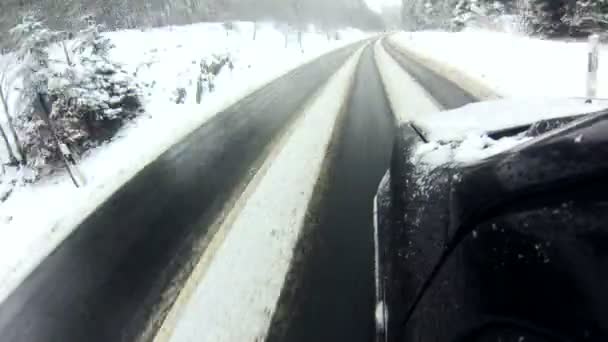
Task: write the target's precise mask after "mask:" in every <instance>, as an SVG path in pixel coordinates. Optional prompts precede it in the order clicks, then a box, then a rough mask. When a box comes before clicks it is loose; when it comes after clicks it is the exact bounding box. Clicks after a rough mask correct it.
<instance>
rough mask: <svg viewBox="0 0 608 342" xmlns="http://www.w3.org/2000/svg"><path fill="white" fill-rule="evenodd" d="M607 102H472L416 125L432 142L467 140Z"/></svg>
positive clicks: (604, 106) (598, 107)
mask: <svg viewBox="0 0 608 342" xmlns="http://www.w3.org/2000/svg"><path fill="white" fill-rule="evenodd" d="M607 108H608V100H595V101H593V103H590V104H589V103H585V100H584V99H581V98H529V99H506V100H492V101H486V102H479V103H473V104H470V105H466V106H463V107H460V108H457V109H454V110H449V111H443V112H436V113H431V114H426V115H420V116H416V117H414V118H413V119H412V121H413V123H414V124H415V125H416V126H417V127H418V128H420V129H422V131H423V132H424V133H425V136H426V138H427V139H428V140H431V141H440V140H441V141H449V140H464V139H465V138H467V137H470V136H471V135H483V134H486V133H488V132H492V131H497V130H501V129H507V128H512V127H517V126H522V125H527V124H531V123H534V122H536V121H540V120H546V119H552V118H559V117H566V116H573V115H581V114H588V113H593V112H596V111H599V110H602V109H607Z"/></svg>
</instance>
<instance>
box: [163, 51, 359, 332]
mask: <svg viewBox="0 0 608 342" xmlns="http://www.w3.org/2000/svg"><path fill="white" fill-rule="evenodd" d="M361 51H362V50H360V51H359V52H358V53H357V54H356V55H355V56H353V57H352V58H351V59H349V61H348V62H347V64H346V65H345V66H344V67H342V68H341V69H340V70H339V71H338V73H337V74H336V75H334V76H333V77H332V79H331V80H330V81H329V83H328V84H327V85H326V86H325V88H324V89H323V91H322V92H321V93H320V94H319V96H318V97H317V98H316V99H315V100H314V102H313V103H312V104H311V105H310V106H309V107H308V109H307V110H305V112H304V113H303V115H304V116H303V117H302V118H301V119H300V120H301V121H298V122H297V123H296V125H297V126H296V127H297V129H295V128H293V133H292V135H291V136H290V137H289V138H288V140H287V141H286V143H285V144H284V145H283V146H282V147H281V148H280V150H279V151H278V152H277V154H276V157H275V158H274V160H267V161H266V165H269V166H268V169H267V171H266V173H265V174H264V175H262V176H261V177H262V178H261V179H260V180H259V183H257V188H256V189H255V190H254V192H253V193H252V194H251V196H250V197H249V198H247V200H246V203H245V204H244V206H243V207H242V209H241V211H240V212H239V213H238V216H237V217H236V219H235V220H234V221H232V224H231V225H230V227H222V228H221V230H223V229H229V231H228V232H227V233H226V236H225V240H224V241H223V243H222V244H221V245H220V246H219V248H218V249H217V251H216V252H215V254H214V256H213V259H212V261H211V263H210V265H209V266H208V269H206V270H205V272H204V276H203V277H202V279H200V280H199V281H200V282H199V283H198V285H197V286H196V288H195V289H194V292H193V293H191V294H189V296H190V297H189V301H187V303H186V304H185V306H184V307H174V309H173V310H178V312H177V314H175V321H176V326H175V327H174V329H171V328H173V327H168V328H167V327H165V328H163V329H162V330H163V331H165V335H164V336H161V337H159V339H163V340H164V339H168V340H170V341H176V342H182V341H256V340H262V339H263V338H264V336H265V335H266V333H267V329H268V327H269V324H270V320H271V319H272V314H273V311H274V309H275V305H276V302H277V300H278V297H279V295H280V292H281V288H282V286H283V282H284V280H285V275H286V273H287V271H288V268H289V263H290V260H291V258H292V254H293V249H294V246H295V244H296V242H297V239H298V236H299V232H300V228H301V226H302V223H303V220H304V218H305V217H304V216H305V213H306V210H307V206H308V202H309V201H310V199H311V196H312V192H313V188H314V185H315V183H316V181H317V179H318V177H319V174H320V172H321V166H322V162H323V160H324V157H325V155H326V151H327V149H328V147H329V143H330V139H331V136H332V132H333V130H334V125H335V122H336V119H337V117H338V115H339V112H340V110H341V108H342V105H343V101H344V100H345V99H346V96H347V94H348V91H349V88H350V83H351V82H352V76H353V75H354V71H355V67H356V65H357V60H358V58H359V56H360V53H361ZM256 177H259V176H256ZM195 273H198V272H196V271H195ZM178 301H179V299H178ZM170 330H173V331H172V332H170V333H169V332H168V331H170Z"/></svg>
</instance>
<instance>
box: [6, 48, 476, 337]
mask: <svg viewBox="0 0 608 342" xmlns="http://www.w3.org/2000/svg"><path fill="white" fill-rule="evenodd" d="M361 47H363V44H362V43H361V44H355V45H353V46H349V47H347V48H344V49H342V50H338V51H336V52H333V53H331V54H329V55H326V56H324V57H322V58H320V59H319V60H317V61H314V62H312V63H310V64H308V65H305V66H303V67H301V68H299V69H296V70H295V71H293V72H292V73H290V74H288V75H286V76H284V77H282V78H280V79H278V80H276V81H274V82H272V83H270V84H269V85H267V86H266V87H264V88H262V89H260V90H259V91H257V92H255V93H253V94H252V95H250V96H248V97H247V98H245V99H243V100H241V101H240V102H238V103H237V104H235V105H234V106H233V107H231V108H229V109H227V110H226V111H225V112H222V113H220V114H218V115H217V116H216V117H215V118H213V119H212V120H210V121H209V122H207V123H206V124H204V125H203V126H201V127H200V128H199V129H197V130H195V131H194V132H193V133H192V134H190V135H189V136H188V137H187V138H186V139H185V140H183V141H182V142H180V143H179V144H177V145H175V146H174V147H173V148H171V149H170V150H169V151H167V152H166V153H165V154H163V155H162V156H161V157H160V158H159V159H157V160H156V161H154V162H153V163H151V164H150V165H148V166H147V167H146V168H145V169H144V170H143V171H142V172H141V173H140V174H138V175H137V176H136V177H135V178H133V179H132V180H131V181H129V182H128V183H127V184H126V186H125V187H123V188H122V189H121V190H119V191H118V192H117V193H116V194H114V195H113V196H112V197H111V198H110V199H109V200H108V201H107V202H106V203H105V204H103V205H102V206H101V207H100V208H99V209H98V210H97V211H96V212H95V213H94V214H93V215H92V216H90V217H89V218H88V219H87V220H86V221H85V222H84V223H82V224H81V225H80V226H79V227H78V228H77V229H76V230H75V233H74V234H73V235H72V236H70V237H69V238H68V239H67V240H66V241H64V242H63V243H62V244H61V245H60V246H59V248H58V249H57V250H56V251H55V252H54V253H53V254H52V255H51V256H49V257H48V258H47V259H46V260H44V261H43V262H42V264H40V265H39V266H38V267H37V268H36V269H35V271H34V272H33V273H32V274H31V275H30V276H29V277H28V278H27V279H26V280H25V281H24V282H23V284H22V285H21V286H19V287H18V288H17V289H16V290H15V291H14V292H13V293H12V294H11V295H10V296H9V297H8V299H7V300H6V301H5V302H3V303H2V304H1V305H0V336H1V337H2V338H1V340H2V341H3V342H4V341H7V342H17V341H19V342H21V341H32V342H38V341H61V342H71V341H92V342H94V341H133V340H138V341H149V340H152V339H154V338H156V341H159V342H161V341H172V342H187V341H214V342H215V341H239V342H240V341H253V340H256V341H259V340H263V339H266V340H268V341H370V340H371V339H372V338H373V334H374V320H373V317H374V246H373V222H372V219H373V217H372V215H373V208H372V203H373V202H372V200H373V198H374V195H375V192H376V189H377V186H378V183H379V182H380V179H381V178H382V176H383V175H384V173H385V172H386V170H387V168H388V166H389V162H390V156H391V147H392V141H393V135H394V130H395V127H396V126H397V123H400V122H403V121H404V120H407V119H408V116H409V115H416V114H418V115H423V114H426V113H428V112H429V111H434V110H435V111H438V110H440V108H454V107H457V106H460V105H463V104H466V103H469V102H472V101H475V100H476V99H475V98H474V96H472V95H470V94H468V93H467V92H465V91H463V90H462V89H460V88H459V87H458V86H457V85H456V84H454V83H452V82H450V81H447V80H446V79H443V78H442V77H441V76H439V75H437V74H436V73H434V72H432V71H430V70H429V69H428V68H425V67H423V66H421V65H418V64H416V63H415V62H413V61H411V60H409V59H408V58H407V56H406V55H404V54H402V53H401V52H400V51H399V50H398V49H397V48H395V47H393V46H390V45H387V44H385V48H386V50H387V52H388V54H383V55H382V56H383V57H382V59H381V58H377V60H375V59H374V57H375V56H376V57H378V56H377V51H375V50H374V45H372V44H369V45H367V46H366V47H365V48H364V49H363V50H361V49H360V48H361ZM376 48H380V46H379V45H378V46H376ZM375 52H376V54H375ZM389 55H390V56H392V58H393V59H394V61H393V60H391V61H390V63H388V62H389V61H388V60H387V58H390V57H389ZM377 63H386V64H390V67H388V68H387V67H386V65H380V68H378V65H377ZM398 66H400V67H402V68H403V69H404V70H406V71H407V72H409V73H410V77H407V79H406V77H399V75H401V76H403V72H402V71H400V72H401V74H400V73H391V72H389V73H387V70H391V68H393V69H392V70H395V69H394V68H399V67H398ZM379 71H383V73H382V75H381V73H380V72H379ZM387 80H391V81H390V82H387ZM421 86H422V87H421ZM422 88H424V89H422ZM385 90H386V91H387V92H388V93H390V94H392V96H390V98H391V100H392V102H390V101H389V100H388V99H387V96H386V94H385ZM406 93H407V94H406ZM400 94H401V95H403V98H405V100H399V101H396V99H397V98H398V97H399V95H400ZM412 94H415V95H413V96H414V97H416V99H415V100H413V101H412V100H408V99H407V98H408V95H410V96H411V95H412ZM427 96H428V97H429V98H426V97H427ZM431 96H432V98H430V97H431ZM397 102H398V103H397ZM404 107H407V108H404ZM393 110H395V111H396V112H398V113H399V115H393ZM174 303H176V304H175V305H173V304H174ZM239 303H240V304H239Z"/></svg>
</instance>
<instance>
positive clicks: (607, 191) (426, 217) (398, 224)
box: [375, 111, 608, 342]
mask: <svg viewBox="0 0 608 342" xmlns="http://www.w3.org/2000/svg"><path fill="white" fill-rule="evenodd" d="M488 134H489V135H490V136H491V137H493V138H496V139H498V138H501V137H505V136H515V135H517V136H525V137H527V139H526V141H525V142H523V143H522V144H521V145H518V146H516V147H514V148H511V149H508V150H506V151H504V152H501V153H499V154H496V155H493V156H490V157H488V158H485V159H482V160H479V161H476V162H474V163H469V164H459V163H446V164H443V165H440V166H437V167H434V168H432V169H427V170H426V171H424V172H421V170H420V165H416V162H415V161H414V158H413V154H414V153H415V151H416V149H417V148H419V147H420V146H421V145H422V144H425V142H426V140H427V138H426V137H425V134H424V132H423V130H422V129H420V128H419V127H417V126H416V124H415V122H413V123H410V124H406V125H404V126H402V127H401V128H400V129H399V133H398V137H397V139H396V143H395V147H394V151H393V157H392V162H391V167H390V170H389V172H388V173H387V175H386V176H385V178H384V180H383V181H382V184H381V185H380V188H379V191H378V196H377V198H376V203H375V205H376V206H375V207H376V208H377V209H376V210H377V215H376V228H375V229H376V231H375V233H376V236H375V238H376V285H377V291H376V297H377V308H376V309H377V310H376V321H377V332H378V334H377V341H407V342H434V341H438V342H444V341H472V342H482V341H483V342H485V341H502V342H509V341H513V342H531V341H535V342H536V341H542V342H548V341H608V111H601V112H597V113H593V114H589V115H585V116H583V117H581V116H570V117H565V118H561V119H554V120H545V121H540V122H537V123H534V124H529V125H519V126H517V127H508V128H507V129H503V130H499V131H494V132H489V133H488Z"/></svg>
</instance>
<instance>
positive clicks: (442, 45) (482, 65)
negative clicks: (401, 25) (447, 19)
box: [393, 31, 608, 98]
mask: <svg viewBox="0 0 608 342" xmlns="http://www.w3.org/2000/svg"><path fill="white" fill-rule="evenodd" d="M393 39H394V41H395V42H396V43H397V44H399V45H400V46H402V47H404V48H407V49H408V50H411V51H414V52H416V53H418V54H420V55H422V56H426V57H428V58H431V59H433V60H436V61H438V62H440V63H443V64H446V65H449V66H451V67H453V68H455V69H456V70H459V71H462V72H464V73H466V74H468V75H469V76H471V77H473V78H475V79H476V80H477V81H479V82H481V83H484V84H486V85H487V86H489V87H490V88H492V89H493V90H495V91H496V92H497V93H498V94H500V95H502V96H507V97H522V96H523V97H543V96H560V97H564V96H565V97H580V96H585V89H586V88H585V84H586V83H585V82H586V71H587V53H588V47H587V43H585V42H565V41H551V40H541V39H537V38H529V37H523V36H518V35H513V34H507V33H498V32H488V31H467V32H459V33H448V32H416V33H399V34H397V35H395V36H394V37H393ZM606 60H608V49H606V48H605V47H604V48H602V50H601V52H600V63H599V71H598V73H599V88H598V96H599V97H604V98H605V97H608V67H607V66H606V65H607V64H606V62H605V61H606Z"/></svg>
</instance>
